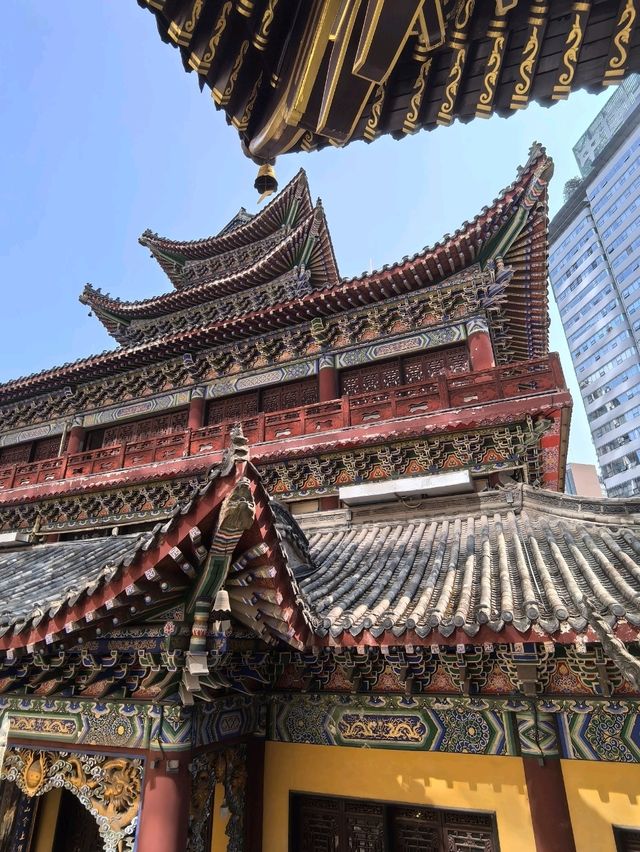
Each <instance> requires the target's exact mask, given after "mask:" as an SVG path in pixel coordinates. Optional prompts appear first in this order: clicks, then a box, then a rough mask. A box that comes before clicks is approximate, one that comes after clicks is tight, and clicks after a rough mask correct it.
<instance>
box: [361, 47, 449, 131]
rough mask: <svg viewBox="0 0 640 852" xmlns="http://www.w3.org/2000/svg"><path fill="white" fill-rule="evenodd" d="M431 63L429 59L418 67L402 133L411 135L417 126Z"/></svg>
mask: <svg viewBox="0 0 640 852" xmlns="http://www.w3.org/2000/svg"><path fill="white" fill-rule="evenodd" d="M432 61H433V59H432V58H431V57H429V59H427V60H425V61H424V62H423V63H422V65H421V66H420V69H419V71H418V76H417V77H416V82H415V83H414V86H413V95H412V96H411V100H410V102H409V110H408V112H407V114H406V116H405V118H404V122H403V123H402V132H403V133H413V132H415V130H416V128H417V126H418V116H419V114H420V107H421V106H422V100H423V98H424V93H425V89H426V87H427V77H428V76H429V69H430V68H431V63H432ZM367 126H368V125H367Z"/></svg>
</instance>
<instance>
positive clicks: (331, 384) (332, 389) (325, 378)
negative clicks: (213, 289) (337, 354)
mask: <svg viewBox="0 0 640 852" xmlns="http://www.w3.org/2000/svg"><path fill="white" fill-rule="evenodd" d="M318 394H319V397H320V402H329V400H330V399H337V398H338V396H339V394H338V371H337V370H336V362H335V358H334V357H333V355H321V356H320V358H319V359H318Z"/></svg>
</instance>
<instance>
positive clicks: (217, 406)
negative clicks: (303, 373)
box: [206, 376, 318, 426]
mask: <svg viewBox="0 0 640 852" xmlns="http://www.w3.org/2000/svg"><path fill="white" fill-rule="evenodd" d="M316 402H318V379H317V378H316V376H313V377H311V378H309V379H303V380H302V381H299V382H286V383H285V384H282V385H271V386H270V387H266V388H263V389H262V390H255V391H247V393H237V394H234V395H233V396H225V397H221V398H219V399H213V400H211V402H210V403H209V404H208V405H207V417H206V425H207V426H213V425H214V424H216V423H225V422H227V421H232V420H233V421H237V420H244V419H245V418H248V417H255V416H256V415H257V414H259V412H261V411H264V412H267V413H269V412H273V411H286V410H287V409H288V408H301V407H302V406H304V405H315V403H316Z"/></svg>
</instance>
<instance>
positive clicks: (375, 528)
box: [0, 468, 640, 647]
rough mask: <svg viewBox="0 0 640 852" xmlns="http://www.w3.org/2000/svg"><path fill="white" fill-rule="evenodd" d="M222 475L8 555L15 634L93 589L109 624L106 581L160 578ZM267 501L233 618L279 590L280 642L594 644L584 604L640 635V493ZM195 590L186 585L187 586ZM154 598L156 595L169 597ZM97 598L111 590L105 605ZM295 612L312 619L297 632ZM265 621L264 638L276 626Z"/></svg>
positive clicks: (6, 606)
mask: <svg viewBox="0 0 640 852" xmlns="http://www.w3.org/2000/svg"><path fill="white" fill-rule="evenodd" d="M218 473H219V469H213V470H212V478H210V480H209V482H208V483H207V485H206V486H204V488H202V489H200V490H199V491H198V492H197V493H195V492H194V497H193V498H192V499H191V500H190V501H189V503H188V504H187V505H186V506H184V507H181V508H180V507H176V511H175V513H174V516H173V517H172V519H171V520H170V521H169V522H168V523H167V524H165V525H164V526H162V527H161V526H160V525H158V526H157V527H156V528H155V529H154V531H153V532H152V533H148V534H145V535H142V536H122V537H108V538H103V539H95V540H91V539H90V540H85V541H76V542H61V543H56V544H48V545H39V546H35V547H31V548H29V549H26V548H25V549H24V550H20V551H13V552H5V553H0V637H4V636H5V634H7V632H8V631H10V630H12V631H13V636H14V639H13V640H12V641H11V645H12V646H19V645H20V644H21V643H22V636H23V635H24V636H25V640H24V641H26V635H27V633H29V631H33V630H37V629H42V627H44V626H45V623H46V622H47V619H51V618H53V619H61V621H60V624H56V625H54V626H55V629H56V631H60V630H62V626H61V625H63V623H66V620H68V616H66V615H64V613H65V612H71V610H74V608H75V607H76V602H77V601H80V600H81V601H83V602H84V604H83V605H84V606H85V609H87V610H88V611H95V620H96V623H97V621H98V611H100V612H102V609H103V608H104V607H103V604H104V603H105V601H106V600H107V599H108V598H109V595H110V594H116V592H117V590H114V591H112V592H108V593H107V590H108V589H109V588H111V587H112V586H113V584H114V583H115V582H116V580H118V582H119V583H120V585H122V581H121V575H122V572H124V571H128V570H129V569H128V566H135V565H137V564H138V563H140V565H139V568H140V570H143V571H144V570H146V571H147V574H146V575H145V576H147V577H148V578H151V579H154V581H155V580H159V579H161V577H159V575H158V571H157V567H158V565H161V566H164V568H163V569H162V570H164V569H165V568H166V565H167V563H166V555H165V556H163V555H162V554H163V553H164V550H166V549H167V548H168V547H169V546H170V545H169V544H167V536H168V535H169V534H171V536H172V541H173V538H175V537H176V532H175V530H176V529H177V527H176V524H182V523H183V522H182V521H181V520H180V519H181V518H184V523H186V524H187V526H190V525H191V523H193V521H192V520H189V519H191V518H192V517H195V515H198V516H200V515H201V516H202V517H203V518H205V517H207V516H208V514H210V513H211V511H212V510H214V509H215V505H216V504H217V502H218V499H219V497H215V495H216V494H217V493H218V491H217V490H216V489H217V486H216V485H214V483H215V482H216V481H217V476H218ZM234 476H235V475H234ZM250 476H251V477H252V479H253V480H254V482H255V483H256V489H257V490H256V491H255V493H256V495H258V494H260V495H261V497H260V499H261V500H268V498H266V494H265V493H264V491H263V489H262V487H261V485H260V481H259V478H258V477H257V473H256V471H255V469H254V468H250ZM232 479H233V477H232ZM224 481H227V480H226V479H224ZM220 482H221V483H222V480H220ZM212 489H213V490H212ZM211 495H213V497H212V496H211ZM212 500H213V502H212ZM260 512H261V514H260V517H261V519H262V520H260V521H259V524H260V529H261V530H262V532H261V533H260V536H261V537H262V539H261V540H264V541H267V540H269V542H270V543H269V545H268V547H269V553H270V555H267V556H264V557H263V558H264V559H267V562H265V563H264V565H263V566H262V567H259V565H258V563H256V564H253V563H252V564H250V566H249V569H248V570H245V568H244V566H245V564H246V563H245V561H244V558H243V559H241V560H240V562H238V563H237V564H236V567H235V568H234V571H232V572H231V573H230V574H229V576H228V577H227V578H226V580H225V585H227V587H228V588H229V590H230V592H232V594H233V595H234V598H233V601H232V614H233V615H235V616H236V617H238V618H239V619H240V620H241V621H242V622H243V623H244V624H246V625H253V626H254V627H256V629H257V628H260V625H261V624H262V621H261V619H262V618H264V613H262V612H261V607H262V608H264V607H265V606H266V607H267V610H268V612H269V613H270V617H271V615H273V613H274V612H275V611H276V609H277V608H274V607H273V606H270V605H268V604H265V603H264V601H265V600H282V605H281V606H280V605H279V606H280V608H279V609H278V612H280V615H278V619H279V621H278V622H277V625H280V627H279V628H278V631H277V636H276V638H279V639H280V640H282V641H285V642H289V641H290V642H291V643H294V644H295V646H296V647H303V646H306V647H311V646H312V645H323V644H334V645H337V646H341V645H354V644H357V645H376V644H383V645H392V644H401V645H404V644H420V643H423V644H424V643H432V642H436V643H437V642H439V641H441V639H442V637H445V638H447V637H452V639H451V640H450V641H455V642H460V641H463V642H464V637H465V636H466V637H478V638H477V640H476V641H489V642H491V641H502V642H504V641H507V642H509V641H520V638H519V637H522V640H526V641H536V640H539V641H549V640H553V641H558V642H573V641H575V636H576V635H577V634H583V635H584V636H585V637H586V638H587V639H588V640H589V641H592V640H593V639H594V637H595V634H594V633H593V623H592V619H591V618H588V613H587V612H586V611H585V607H584V604H585V602H589V603H590V606H591V607H592V608H593V610H594V611H595V612H596V614H600V615H601V616H603V617H604V618H605V619H606V620H607V621H608V622H609V624H610V625H611V626H612V627H614V628H616V630H617V631H618V632H620V635H621V636H622V637H623V638H624V639H625V641H631V640H637V637H638V633H639V630H638V628H639V627H640V500H635V501H616V500H599V501H595V500H594V501H588V502H584V501H580V500H579V499H572V498H567V497H565V496H564V495H558V494H555V493H552V492H546V491H540V490H538V489H533V488H531V487H529V486H516V485H514V486H513V487H509V488H506V489H500V490H497V491H491V492H487V493H485V494H480V495H478V494H471V495H458V496H456V497H454V498H452V497H448V498H437V499H431V500H425V501H423V502H422V504H421V505H418V506H416V507H415V508H413V509H410V508H405V507H403V506H400V505H399V504H394V505H393V506H392V505H388V506H382V507H372V508H370V509H360V510H358V511H356V512H354V513H353V514H352V515H350V514H349V513H348V512H347V511H341V512H333V513H321V514H318V515H316V516H312V517H309V518H304V519H303V520H302V524H303V527H304V528H305V529H304V532H302V531H301V530H300V529H299V527H298V525H297V524H296V522H295V521H294V520H293V519H292V518H291V517H290V516H289V515H288V513H287V512H286V511H285V510H283V509H282V508H281V507H279V506H278V505H277V504H276V503H274V502H271V503H270V504H267V503H265V504H264V510H260ZM194 513H195V514H194ZM274 523H275V526H276V528H277V536H276V537H274V533H273V530H274V526H273V524H274ZM269 530H271V532H270V531H269ZM305 534H306V535H307V536H308V539H309V547H308V549H307V542H306V541H305ZM180 535H182V533H180ZM252 535H253V534H252ZM188 538H189V537H188V536H187V539H188ZM258 541H259V540H258V539H254V540H253V542H254V543H253V544H252V547H254V545H255V542H258ZM180 547H182V548H183V549H184V547H185V546H184V545H183V544H180ZM174 550H175V548H174ZM167 552H168V551H167ZM185 552H186V551H185ZM252 552H258V551H255V547H254V550H253V551H252ZM145 553H146V554H147V556H146V557H145ZM163 559H164V560H165V561H162V560H163ZM140 560H143V561H142V562H141V561H140ZM145 560H146V561H145ZM149 560H150V561H149ZM147 563H148V564H147ZM194 564H196V563H194ZM260 565H262V563H261V562H260ZM274 565H280V566H281V568H278V569H277V571H276V569H275V568H273V567H269V566H274ZM238 571H240V573H239V574H238V573H237V572H238ZM234 572H235V573H234ZM274 572H275V573H274ZM138 573H140V572H139V571H138ZM276 574H277V576H276ZM194 576H195V575H194ZM192 579H193V578H192ZM184 581H185V583H187V585H189V582H190V581H189V580H188V579H187V578H186V577H184ZM134 583H136V584H137V583H138V580H136V579H135V578H134ZM143 583H144V580H143ZM274 584H275V585H274ZM164 585H166V583H165V584H164ZM113 588H114V589H115V587H113ZM100 590H102V591H100ZM240 590H243V591H242V594H240V597H238V593H239V591H240ZM274 590H275V591H274ZM130 591H131V595H132V596H133V597H135V595H137V594H140V593H142V592H141V589H139V588H138V587H137V585H134V586H131V587H130V590H129V589H128V590H127V594H126V596H125V598H126V600H125V603H128V602H130V601H131V600H133V597H131V598H129V593H130ZM185 592H186V587H185V586H184V584H183V586H182V591H180V589H179V588H178V587H176V588H175V590H174V594H179V595H184V594H185ZM119 594H120V596H122V592H121V591H120V593H119ZM148 594H150V595H151V598H153V599H155V597H156V592H154V591H150V592H149V593H148ZM96 595H102V597H101V598H100V600H97V598H96V603H95V604H92V603H91V600H92V599H93V598H94V597H96ZM274 595H275V597H274ZM162 597H164V595H162ZM169 597H171V595H169ZM151 598H150V600H151ZM107 609H109V606H108V605H107ZM134 609H135V608H134ZM74 611H75V610H74ZM110 612H113V610H110ZM105 613H106V614H107V615H108V614H109V613H108V612H106V611H105ZM105 613H103V615H105ZM76 617H77V618H78V619H79V620H78V622H77V627H78V628H79V629H86V627H87V626H90V625H85V627H84V628H83V627H82V624H81V623H80V622H81V621H82V616H81V615H78V616H73V618H74V619H75V618H76ZM129 617H130V616H129ZM93 618H94V617H92V621H93ZM100 618H102V616H100ZM41 622H42V625H41ZM285 622H287V623H290V624H292V625H293V624H297V625H300V624H304V625H306V627H305V628H304V629H301V628H299V627H297V628H296V629H295V631H293V630H292V631H291V632H290V633H289V634H288V635H289V636H290V637H291V638H290V639H287V634H286V633H284V632H283V629H284V628H282V625H283V624H285ZM83 623H84V622H83ZM75 625H76V622H75V620H74V622H73V629H76V628H75ZM65 630H66V628H65ZM23 631H24V634H23ZM67 632H68V630H67ZM259 632H260V635H262V636H263V638H265V637H266V634H265V633H264V628H263V627H262V628H260V631H259ZM294 633H295V636H299V637H300V638H299V639H296V638H293V637H294ZM5 639H6V637H5ZM16 640H17V643H16ZM3 641H4V640H3ZM39 641H42V639H40V640H39ZM271 641H272V640H271Z"/></svg>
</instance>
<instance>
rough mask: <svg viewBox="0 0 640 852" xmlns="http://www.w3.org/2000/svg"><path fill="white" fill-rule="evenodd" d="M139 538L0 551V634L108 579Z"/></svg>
mask: <svg viewBox="0 0 640 852" xmlns="http://www.w3.org/2000/svg"><path fill="white" fill-rule="evenodd" d="M141 540H142V538H141V536H139V535H133V536H107V537H105V538H93V539H87V540H82V541H64V542H58V543H56V544H37V545H32V546H27V547H23V548H21V549H16V550H9V551H0V630H2V628H5V629H6V627H7V626H8V625H9V623H15V622H17V623H18V624H20V623H21V622H25V621H26V620H28V619H34V618H35V619H36V620H38V618H39V616H40V614H42V615H43V614H44V611H45V610H47V611H48V610H49V609H51V608H53V607H56V606H59V605H60V604H61V603H62V601H63V600H65V599H69V598H73V597H74V596H78V595H79V594H80V593H81V591H82V590H83V589H85V588H86V587H87V586H90V585H92V584H94V583H98V582H99V581H100V580H101V579H103V578H106V577H107V576H109V574H111V573H112V570H113V567H114V566H115V565H116V564H117V563H118V562H120V561H121V560H122V559H123V558H125V557H126V556H127V555H128V554H129V553H131V552H133V551H134V549H135V547H136V544H137V543H138V542H139V541H141ZM3 632H4V631H3Z"/></svg>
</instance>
